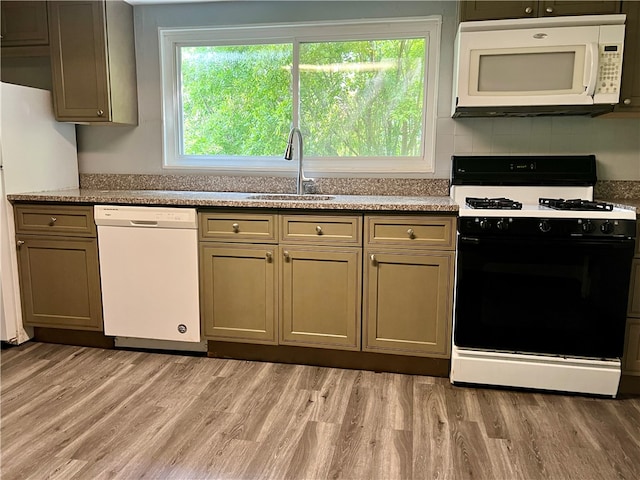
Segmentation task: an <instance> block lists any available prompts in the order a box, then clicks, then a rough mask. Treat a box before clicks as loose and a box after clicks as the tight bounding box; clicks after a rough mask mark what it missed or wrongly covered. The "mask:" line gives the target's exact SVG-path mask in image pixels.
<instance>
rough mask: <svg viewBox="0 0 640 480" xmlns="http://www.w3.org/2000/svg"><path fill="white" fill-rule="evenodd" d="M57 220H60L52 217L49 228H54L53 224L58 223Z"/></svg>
mask: <svg viewBox="0 0 640 480" xmlns="http://www.w3.org/2000/svg"><path fill="white" fill-rule="evenodd" d="M56 220H58V219H57V218H56V217H51V220H50V221H49V226H50V227H53V224H54V223H56Z"/></svg>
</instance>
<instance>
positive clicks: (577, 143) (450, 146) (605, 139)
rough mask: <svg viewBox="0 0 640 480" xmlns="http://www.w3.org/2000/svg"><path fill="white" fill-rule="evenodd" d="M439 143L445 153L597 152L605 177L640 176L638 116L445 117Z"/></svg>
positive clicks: (440, 153)
mask: <svg viewBox="0 0 640 480" xmlns="http://www.w3.org/2000/svg"><path fill="white" fill-rule="evenodd" d="M437 142H438V144H437V145H438V146H437V147H436V149H437V154H438V157H439V158H443V157H446V156H450V155H452V154H465V155H486V154H523V155H547V154H561V155H567V154H595V155H596V158H597V161H598V176H599V178H607V179H610V180H614V179H615V180H626V179H637V178H640V121H638V120H634V119H615V118H611V119H609V118H589V117H532V118H493V119H492V118H466V119H452V118H439V119H438V134H437ZM439 173H443V172H439Z"/></svg>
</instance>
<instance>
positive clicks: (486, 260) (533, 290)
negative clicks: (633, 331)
mask: <svg viewBox="0 0 640 480" xmlns="http://www.w3.org/2000/svg"><path fill="white" fill-rule="evenodd" d="M633 248H634V242H633V240H628V239H624V240H623V239H612V238H607V239H583V238H564V239H548V238H545V239H540V238H536V239H527V238H513V237H512V238H496V237H488V238H485V237H480V238H479V237H466V236H459V238H458V260H457V277H456V300H455V301H456V305H455V326H454V344H455V345H456V346H457V347H460V348H472V349H482V350H494V351H506V352H519V353H536V354H551V355H561V356H578V357H588V358H619V357H621V356H622V350H623V342H624V330H625V318H626V307H627V300H628V291H629V278H630V273H631V259H632V257H633Z"/></svg>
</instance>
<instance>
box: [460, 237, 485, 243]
mask: <svg viewBox="0 0 640 480" xmlns="http://www.w3.org/2000/svg"><path fill="white" fill-rule="evenodd" d="M460 243H471V244H474V245H479V244H480V239H479V238H478V237H460Z"/></svg>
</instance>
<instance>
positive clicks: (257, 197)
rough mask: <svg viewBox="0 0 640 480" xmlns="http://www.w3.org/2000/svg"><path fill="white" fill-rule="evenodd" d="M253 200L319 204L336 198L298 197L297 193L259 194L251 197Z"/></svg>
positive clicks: (321, 196) (325, 196)
mask: <svg viewBox="0 0 640 480" xmlns="http://www.w3.org/2000/svg"><path fill="white" fill-rule="evenodd" d="M248 198H250V199H252V200H292V201H296V202H305V201H307V202H317V201H322V200H331V199H333V198H335V197H334V196H333V195H298V194H295V193H257V194H255V195H249V197H248Z"/></svg>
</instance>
